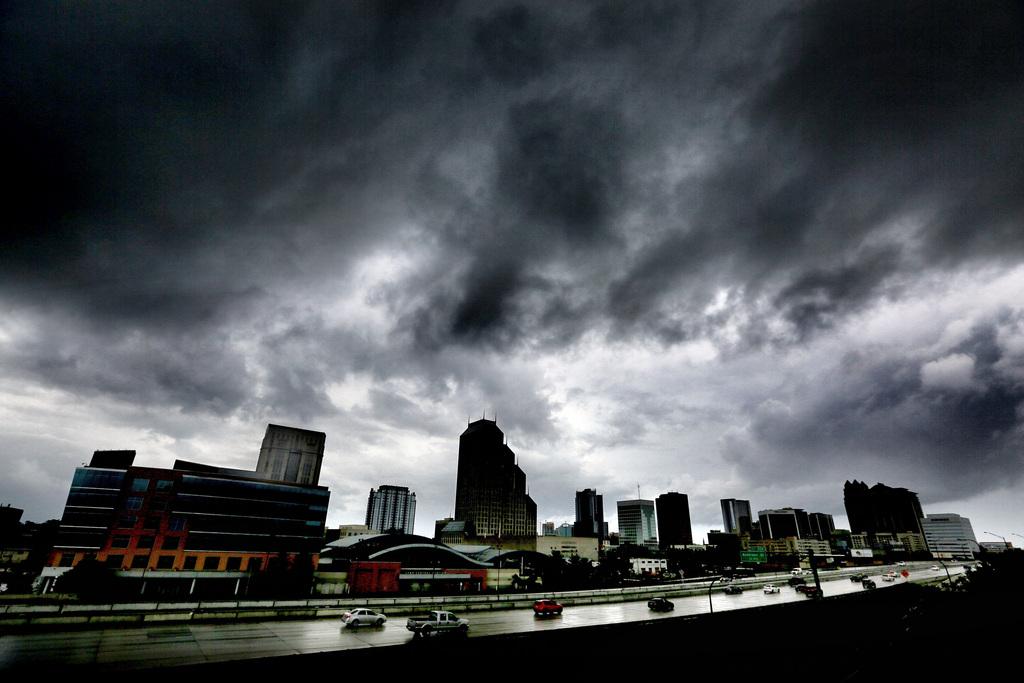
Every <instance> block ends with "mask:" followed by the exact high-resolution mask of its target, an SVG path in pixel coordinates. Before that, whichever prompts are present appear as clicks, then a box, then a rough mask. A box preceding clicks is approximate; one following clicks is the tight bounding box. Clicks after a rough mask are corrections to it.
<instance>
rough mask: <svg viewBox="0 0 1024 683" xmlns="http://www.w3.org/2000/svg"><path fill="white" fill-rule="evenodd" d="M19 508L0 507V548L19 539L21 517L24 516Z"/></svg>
mask: <svg viewBox="0 0 1024 683" xmlns="http://www.w3.org/2000/svg"><path fill="white" fill-rule="evenodd" d="M24 512H25V511H24V510H22V509H21V508H15V507H11V506H10V505H0V548H2V547H6V545H5V544H8V543H13V542H14V541H15V539H18V540H20V538H21V515H22V514H24Z"/></svg>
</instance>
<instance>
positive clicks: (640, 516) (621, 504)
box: [615, 499, 658, 546]
mask: <svg viewBox="0 0 1024 683" xmlns="http://www.w3.org/2000/svg"><path fill="white" fill-rule="evenodd" d="M615 505H616V507H617V508H618V513H619V543H632V544H633V545H655V546H656V545H657V544H658V532H657V526H656V525H655V517H654V501H653V500H643V499H639V500H620V501H617V502H616V503H615Z"/></svg>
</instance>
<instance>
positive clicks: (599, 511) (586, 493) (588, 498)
mask: <svg viewBox="0 0 1024 683" xmlns="http://www.w3.org/2000/svg"><path fill="white" fill-rule="evenodd" d="M572 533H573V536H582V537H584V538H596V539H598V540H599V541H604V540H606V539H607V538H608V524H607V523H606V522H605V521H604V496H601V495H600V494H598V492H597V491H595V490H594V489H583V490H582V491H577V492H576V524H574V525H573V532H572Z"/></svg>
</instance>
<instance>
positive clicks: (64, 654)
mask: <svg viewBox="0 0 1024 683" xmlns="http://www.w3.org/2000/svg"><path fill="white" fill-rule="evenodd" d="M898 569H899V570H900V571H902V570H903V569H907V570H908V571H909V572H910V577H909V579H905V578H903V577H902V576H900V578H899V579H898V580H896V581H893V582H883V581H882V580H881V579H882V576H884V575H885V574H886V573H887V572H889V571H892V570H894V567H892V566H889V567H875V568H872V569H871V570H870V571H868V572H867V573H866V574H865V577H867V578H869V579H873V580H875V582H876V584H877V585H878V590H881V589H883V588H889V587H891V586H897V585H900V584H901V583H905V582H906V581H907V580H910V581H913V580H935V579H936V578H938V576H937V573H936V572H935V571H932V570H931V569H930V563H925V564H924V565H923V566H912V567H900V568H898ZM860 571H861V572H863V570H860ZM962 571H963V569H962V567H960V566H956V567H953V566H950V567H949V572H950V575H951V576H954V575H956V574H959V573H961V572H962ZM852 574H853V571H852V570H847V571H841V572H836V571H833V572H820V576H821V579H822V581H821V587H822V590H823V593H824V596H825V597H831V596H838V595H844V594H850V593H856V592H860V591H863V590H865V589H864V588H863V586H862V582H861V581H856V582H855V581H850V580H849V579H850V576H851V575H852ZM942 576H943V577H944V576H945V573H944V572H943V573H942ZM807 578H808V579H811V580H809V581H808V583H809V584H811V585H813V579H812V577H807ZM775 581H777V583H778V584H780V585H779V589H780V590H779V591H778V592H768V591H763V590H762V587H763V585H764V584H765V583H768V582H769V581H768V580H767V577H765V578H755V579H747V580H744V585H745V586H746V587H747V588H748V590H744V591H743V592H742V593H739V594H736V595H726V594H724V593H722V592H720V591H718V590H717V586H716V587H715V588H716V590H715V591H713V592H712V594H711V596H710V597H709V595H708V593H707V592H706V591H704V592H702V593H701V594H699V595H690V596H673V597H672V604H673V609H672V610H671V611H657V610H655V609H652V608H651V607H649V606H648V601H649V600H650V599H651V597H652V596H650V595H646V596H644V597H643V598H642V599H638V600H637V601H635V602H616V603H605V604H596V605H575V606H573V605H564V607H563V606H562V605H559V606H560V607H563V609H562V611H561V613H558V614H551V615H550V616H546V617H545V618H543V619H538V618H537V617H536V616H535V612H534V610H533V609H515V610H496V611H464V612H458V611H457V610H455V609H454V608H453V611H455V613H456V616H457V617H459V618H461V619H464V620H465V621H467V622H468V625H467V626H468V628H467V630H466V632H465V634H464V636H460V635H459V632H458V631H456V632H454V633H450V634H444V633H437V634H435V637H468V638H474V637H481V636H488V635H500V634H510V633H520V632H527V631H542V630H549V629H564V628H574V627H581V626H591V625H600V624H609V623H624V622H640V621H647V620H653V619H672V618H677V617H680V616H689V615H695V614H704V613H707V612H709V611H711V608H712V604H713V607H714V611H715V612H720V611H726V610H735V609H745V608H750V607H760V606H764V605H773V604H779V603H783V602H793V601H804V600H806V598H805V597H804V595H803V594H802V593H800V592H798V591H797V590H796V587H791V586H787V585H785V583H784V582H783V581H782V580H778V579H776V580H775ZM698 585H699V584H698ZM559 600H560V602H562V600H561V598H560V599H559ZM709 601H710V604H709ZM372 623H373V624H374V628H362V629H353V628H350V627H347V626H346V625H345V623H343V622H342V620H341V619H324V618H321V619H308V620H294V621H263V622H245V623H229V624H189V625H177V626H163V627H147V628H118V629H107V630H93V631H69V632H56V633H30V634H12V635H4V636H0V671H2V670H4V669H9V668H12V667H19V668H21V667H25V668H28V667H32V666H34V665H43V666H55V665H58V664H59V665H61V666H70V665H76V664H84V665H91V666H100V667H103V668H108V667H109V668H112V669H135V668H154V667H162V666H176V665H185V664H201V663H208V662H216V661H225V660H232V659H247V658H260V657H273V656H279V655H296V654H309V653H315V652H328V651H337V650H346V649H353V648H368V647H385V646H391V645H401V644H403V643H407V642H411V641H412V639H413V638H414V632H411V631H409V630H407V623H408V622H407V621H406V620H405V619H397V618H396V619H392V620H389V621H385V622H382V623H381V624H380V625H379V626H378V625H377V624H376V620H373V622H372Z"/></svg>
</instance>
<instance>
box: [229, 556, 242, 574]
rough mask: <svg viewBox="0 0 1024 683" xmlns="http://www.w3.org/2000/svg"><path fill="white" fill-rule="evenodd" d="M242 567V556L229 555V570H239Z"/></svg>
mask: <svg viewBox="0 0 1024 683" xmlns="http://www.w3.org/2000/svg"><path fill="white" fill-rule="evenodd" d="M241 568H242V558H240V557H229V558H228V567H227V569H228V571H229V572H237V571H239V570H240V569H241Z"/></svg>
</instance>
